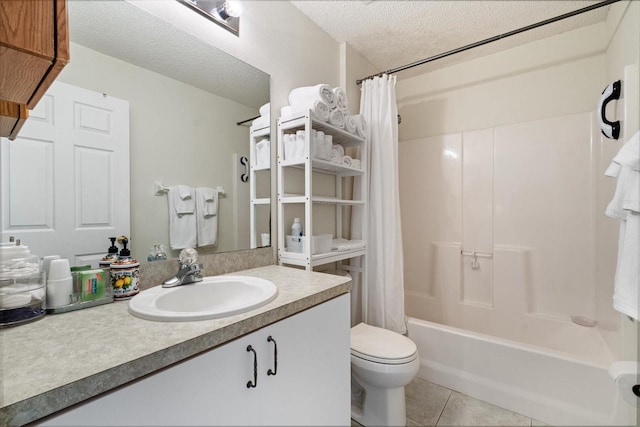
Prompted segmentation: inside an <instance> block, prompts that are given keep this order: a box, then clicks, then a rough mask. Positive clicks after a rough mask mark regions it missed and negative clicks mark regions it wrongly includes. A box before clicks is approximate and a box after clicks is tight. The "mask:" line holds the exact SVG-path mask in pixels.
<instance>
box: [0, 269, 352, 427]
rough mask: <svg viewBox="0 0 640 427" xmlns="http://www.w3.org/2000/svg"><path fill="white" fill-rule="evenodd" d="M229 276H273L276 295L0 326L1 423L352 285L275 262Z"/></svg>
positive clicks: (66, 402)
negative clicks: (192, 315) (173, 312)
mask: <svg viewBox="0 0 640 427" xmlns="http://www.w3.org/2000/svg"><path fill="white" fill-rule="evenodd" d="M232 274H233V275H243V276H254V277H260V278H264V279H267V280H270V281H272V282H273V283H275V284H276V285H277V287H278V296H277V298H276V299H275V300H273V301H271V302H270V303H269V304H266V305H264V306H262V307H260V308H257V309H255V310H252V311H249V312H247V313H243V314H239V315H235V316H230V317H225V318H221V319H212V320H201V321H195V322H154V321H149V320H143V319H139V318H137V317H134V316H132V315H131V314H129V312H128V303H127V302H126V301H117V302H114V303H113V304H106V305H102V306H98V307H93V308H89V309H85V310H78V311H74V312H69V313H64V314H56V315H46V316H45V317H44V318H43V319H41V320H38V321H35V322H33V323H29V324H25V325H21V326H17V327H13V328H7V329H2V330H0V344H1V346H2V347H1V348H2V349H1V350H0V351H1V352H2V364H1V366H0V375H1V378H2V390H1V392H2V394H1V395H0V405H1V407H0V425H22V424H26V423H29V422H31V421H34V420H37V419H39V418H42V417H45V416H47V415H50V414H52V413H54V412H57V411H60V410H62V409H64V408H67V407H69V406H72V405H74V404H76V403H79V402H82V401H84V400H86V399H89V398H91V397H94V396H97V395H98V394H100V393H103V392H105V391H108V390H110V389H112V388H115V387H118V386H120V385H122V384H125V383H127V382H129V381H132V380H135V379H137V378H140V377H142V376H144V375H147V374H149V373H152V372H154V371H157V370H159V369H162V368H164V367H166V366H169V365H171V364H173V363H176V362H178V361H181V360H183V359H186V358H188V357H190V356H193V355H195V354H198V353H200V352H202V351H206V350H209V349H211V348H213V347H216V346H219V345H221V344H224V343H225V342H228V341H231V340H233V339H235V338H237V337H240V336H242V335H245V334H248V333H250V332H253V331H255V330H257V329H260V328H262V327H264V326H267V325H269V324H272V323H274V322H277V321H279V320H281V319H284V318H286V317H288V316H291V315H294V314H296V313H299V312H301V311H303V310H305V309H307V308H310V307H313V306H315V305H318V304H320V303H322V302H324V301H327V300H329V299H331V298H334V297H336V296H338V295H341V294H344V293H347V292H349V291H350V289H351V281H350V278H348V277H343V276H334V275H328V274H322V273H315V272H308V271H304V270H299V269H293V268H287V267H280V266H276V265H270V266H267V267H260V268H254V269H251V270H244V271H238V272H235V273H232ZM187 286H189V285H187Z"/></svg>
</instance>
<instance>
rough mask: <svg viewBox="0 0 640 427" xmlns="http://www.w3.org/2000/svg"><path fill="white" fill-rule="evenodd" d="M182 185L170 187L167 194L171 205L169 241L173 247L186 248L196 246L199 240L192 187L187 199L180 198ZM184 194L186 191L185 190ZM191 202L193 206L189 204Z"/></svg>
mask: <svg viewBox="0 0 640 427" xmlns="http://www.w3.org/2000/svg"><path fill="white" fill-rule="evenodd" d="M181 187H187V188H189V187H188V186H178V185H176V186H172V187H169V194H168V195H167V200H168V205H169V243H170V244H171V249H184V248H192V247H195V245H196V242H197V234H196V215H195V205H196V204H195V199H194V197H193V196H192V189H191V188H189V197H188V198H187V199H186V200H182V199H181V198H180V192H181V190H184V189H183V188H182V189H181ZM183 194H184V192H183ZM188 204H191V206H188V207H187V205H188Z"/></svg>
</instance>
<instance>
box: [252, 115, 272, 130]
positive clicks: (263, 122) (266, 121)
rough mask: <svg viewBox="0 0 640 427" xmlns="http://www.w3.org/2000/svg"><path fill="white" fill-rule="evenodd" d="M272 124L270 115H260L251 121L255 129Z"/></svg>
mask: <svg viewBox="0 0 640 427" xmlns="http://www.w3.org/2000/svg"><path fill="white" fill-rule="evenodd" d="M269 125H270V117H269V116H268V115H267V116H260V117H258V118H257V119H255V120H254V121H252V122H251V126H252V127H253V128H255V129H262V128H266V127H268V126H269Z"/></svg>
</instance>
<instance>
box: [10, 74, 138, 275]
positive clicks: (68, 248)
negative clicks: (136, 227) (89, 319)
mask: <svg viewBox="0 0 640 427" xmlns="http://www.w3.org/2000/svg"><path fill="white" fill-rule="evenodd" d="M1 144H2V148H1V151H0V157H1V159H0V160H1V163H2V174H1V176H0V181H1V185H0V188H1V193H2V194H1V198H2V209H0V222H1V225H2V240H3V241H7V240H8V238H9V236H15V237H16V238H19V239H21V240H22V243H23V244H25V245H27V246H29V247H30V248H31V250H32V252H34V253H35V254H37V255H39V256H45V255H53V254H58V255H60V256H61V257H62V258H68V259H69V261H70V262H71V263H72V264H77V263H84V262H87V261H91V264H92V265H93V266H94V267H97V260H98V259H99V258H100V257H101V256H102V255H103V254H104V252H105V248H106V247H107V243H108V240H107V238H108V237H110V236H118V235H123V234H124V235H128V236H129V235H130V206H129V103H128V101H124V100H121V99H117V98H113V97H110V96H107V95H105V94H101V93H97V92H93V91H89V90H86V89H82V88H78V87H75V86H72V85H68V84H65V83H61V82H56V83H54V84H53V85H52V86H51V88H50V89H49V90H48V91H47V94H46V95H45V96H44V97H43V99H42V100H41V101H40V102H39V103H38V105H37V106H36V108H35V109H34V110H33V111H32V112H31V115H30V118H29V120H28V121H27V123H26V124H25V125H24V127H23V129H22V131H21V133H20V136H19V137H18V138H16V139H15V140H14V141H9V140H8V139H5V138H2V140H1Z"/></svg>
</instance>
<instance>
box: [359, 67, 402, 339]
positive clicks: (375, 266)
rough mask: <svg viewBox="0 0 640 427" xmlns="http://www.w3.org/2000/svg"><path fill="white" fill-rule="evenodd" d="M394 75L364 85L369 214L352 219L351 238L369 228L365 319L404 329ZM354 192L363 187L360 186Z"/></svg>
mask: <svg viewBox="0 0 640 427" xmlns="http://www.w3.org/2000/svg"><path fill="white" fill-rule="evenodd" d="M395 84H396V78H395V76H387V75H383V76H382V77H375V78H373V79H371V80H367V81H365V82H363V83H362V98H361V103H360V114H361V115H362V116H363V117H364V120H365V121H366V123H367V137H366V143H367V147H368V150H367V152H368V153H370V154H369V158H368V162H369V165H368V166H365V165H363V167H364V168H365V169H366V170H368V171H369V177H370V180H369V185H368V192H369V212H368V215H367V218H366V220H365V223H364V224H362V223H361V221H360V220H359V217H360V216H359V215H354V216H353V218H352V225H351V226H352V236H351V237H352V238H353V239H361V238H362V237H361V236H362V233H361V230H362V227H367V233H366V236H367V263H366V264H367V281H368V283H365V284H364V285H363V286H362V293H363V295H362V301H363V308H362V310H363V321H364V322H365V323H368V324H370V325H375V326H380V327H383V328H385V329H389V330H392V331H395V332H399V333H404V332H405V331H406V326H405V317H404V288H403V286H404V273H403V255H402V230H401V225H400V199H399V180H398V119H397V115H398V110H397V106H396V95H395ZM355 188H359V186H356V187H355ZM355 196H356V197H357V194H356V195H355Z"/></svg>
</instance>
